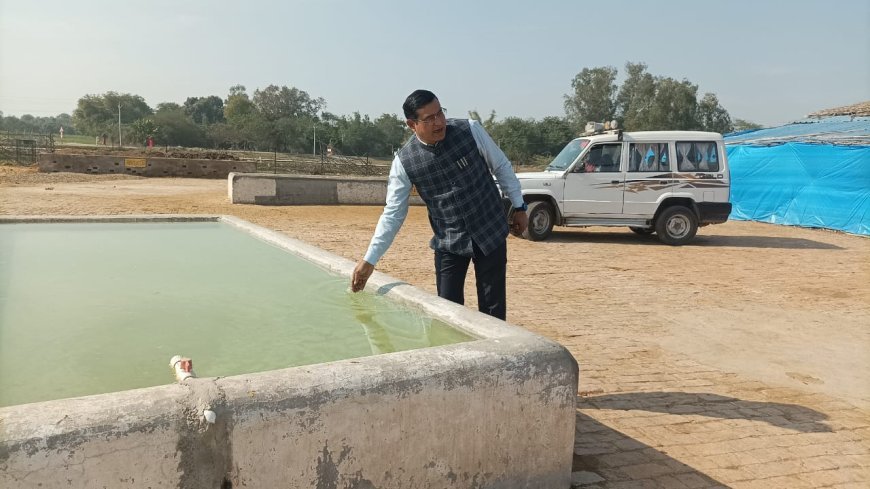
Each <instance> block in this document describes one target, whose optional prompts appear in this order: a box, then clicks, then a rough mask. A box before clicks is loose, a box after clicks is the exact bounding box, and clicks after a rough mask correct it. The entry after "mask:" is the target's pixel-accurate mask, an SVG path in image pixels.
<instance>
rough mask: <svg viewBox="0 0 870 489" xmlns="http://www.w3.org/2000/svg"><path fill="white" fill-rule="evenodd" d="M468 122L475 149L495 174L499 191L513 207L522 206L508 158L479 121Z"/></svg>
mask: <svg viewBox="0 0 870 489" xmlns="http://www.w3.org/2000/svg"><path fill="white" fill-rule="evenodd" d="M468 122H469V124H470V125H471V134H472V136H474V141H475V142H476V143H477V149H478V150H479V151H480V154H481V155H483V158H484V159H485V160H486V162H487V163H488V164H489V169H490V171H492V174H493V175H495V179H496V181H498V186H499V187H501V191H502V192H503V193H504V195H506V196H507V197H508V198H509V199H510V201H511V204H512V205H513V206H514V207H520V206H522V205H523V188H522V186H521V185H520V181H519V180H518V179H517V175H516V174H515V173H514V169H513V165H511V162H510V160H508V158H507V156H505V154H504V152H503V151H502V150H501V148H499V147H498V145H497V144H495V141H493V140H492V138H491V137H490V136H489V134H487V132H486V129H484V128H483V126H482V125H481V124H480V122H477V121H476V120H474V119H469V121H468Z"/></svg>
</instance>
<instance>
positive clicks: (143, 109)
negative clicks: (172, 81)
mask: <svg viewBox="0 0 870 489" xmlns="http://www.w3.org/2000/svg"><path fill="white" fill-rule="evenodd" d="M119 104H120V106H121V123H122V124H129V123H131V122H133V121H136V120H139V119H141V118H143V117H147V116H149V115H151V114H153V113H154V111H153V110H151V107H149V106H148V104H147V103H145V99H143V98H142V97H141V96H139V95H132V94H129V93H120V94H119V93H117V92H106V93H104V94H103V95H85V96H84V97H82V98H80V99H79V101H78V105H77V107H76V109H75V110H74V111H73V116H72V120H73V124H74V125H75V128H76V129H77V130H78V131H79V132H80V133H82V134H88V135H90V136H97V135H99V134H101V133H103V132H107V131H113V130H115V131H116V130H117V127H118V105H119Z"/></svg>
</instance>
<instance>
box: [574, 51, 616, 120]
mask: <svg viewBox="0 0 870 489" xmlns="http://www.w3.org/2000/svg"><path fill="white" fill-rule="evenodd" d="M616 73H617V72H616V68H613V67H612V66H603V67H599V68H591V69H590V68H583V70H582V71H580V73H578V74H577V75H576V76H575V77H574V79H573V80H572V81H571V88H572V89H573V92H574V93H573V94H571V95H565V113H566V114H567V115H568V121H569V122H571V124H573V125H574V127H576V128H578V129H582V128H583V127H585V125H586V123H587V122H589V121H600V122H603V121H608V120H611V119H613V117H614V115H615V113H614V107H615V105H616V103H615V93H616V83H615V80H616Z"/></svg>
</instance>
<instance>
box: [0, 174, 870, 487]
mask: <svg viewBox="0 0 870 489" xmlns="http://www.w3.org/2000/svg"><path fill="white" fill-rule="evenodd" d="M44 187H45V185H40V184H39V183H38V182H37V183H34V184H23V185H20V186H13V185H9V186H5V187H4V186H3V185H2V182H0V214H118V213H123V214H141V213H208V214H232V215H237V216H239V217H241V218H243V219H248V220H250V221H252V222H256V223H258V224H261V225H264V226H266V227H270V228H272V229H276V230H278V231H281V232H284V233H286V234H288V235H290V236H292V237H295V238H298V239H302V240H304V241H307V242H310V243H313V244H316V245H318V246H320V247H322V248H324V249H327V250H329V251H332V252H334V253H337V254H339V255H342V256H345V257H348V258H351V259H357V258H358V257H360V256H361V255H362V254H363V252H364V250H365V247H366V245H367V243H368V240H369V238H370V236H371V232H372V230H373V228H374V225H375V222H376V219H377V216H378V215H379V213H380V209H378V208H372V207H356V208H351V207H344V208H323V207H261V206H240V205H235V206H234V205H230V204H228V203H227V201H226V200H227V199H226V184H225V183H224V182H212V181H201V180H185V179H165V180H164V179H153V180H135V181H129V180H128V181H110V182H103V181H92V182H88V183H84V184H80V183H58V184H52V186H51V187H50V188H44ZM429 236H430V231H429V229H428V222H427V221H426V217H425V213H424V212H422V211H421V210H420V209H412V212H411V213H410V215H409V218H408V221H407V222H406V224H405V227H404V228H403V230H402V232H401V233H400V234H399V236H398V237H397V240H396V242H395V244H394V245H393V247H392V248H391V250H390V251H389V253H388V254H387V256H385V258H384V260H382V262H381V263H380V264H379V266H378V269H379V270H381V271H384V272H386V273H389V274H391V275H393V276H395V277H397V278H399V279H401V280H405V281H407V282H409V283H412V284H415V285H417V286H419V287H420V288H422V289H424V290H428V291H434V283H433V278H432V272H431V269H432V264H431V252H429V251H428V250H427V248H426V242H427V241H428V238H429ZM509 260H510V261H509V268H508V276H509V277H508V280H509V282H508V294H509V297H508V301H509V308H508V320H509V321H510V322H513V323H515V324H519V325H522V326H525V327H527V328H529V329H531V330H533V331H536V332H538V333H540V334H543V335H546V336H549V337H551V338H553V339H555V340H557V341H559V342H561V343H562V344H564V345H565V346H566V347H567V348H568V349H570V351H571V352H572V354H573V355H574V356H575V357H576V358H577V359H578V361H579V363H580V368H581V377H580V392H579V393H578V394H579V395H578V409H577V423H576V447H575V457H574V470H575V471H576V478H575V481H576V484H577V486H578V487H588V488H623V487H625V488H636V487H639V488H646V487H649V488H683V487H687V488H706V487H736V488H743V487H745V488H750V487H763V488H803V487H813V488H816V487H842V488H850V487H855V488H858V487H860V488H866V487H870V382H868V381H867V379H868V378H870V358H868V357H870V239H867V238H859V237H855V236H848V235H843V234H839V233H832V232H827V231H818V230H807V229H798V228H789V227H782V226H773V225H765V224H758V223H741V222H731V223H727V224H724V225H719V226H710V227H708V228H704V229H702V230H701V232H700V233H699V238H698V239H697V240H696V242H695V243H694V244H693V245H692V246H684V247H679V248H674V247H668V246H663V245H659V244H658V243H656V242H655V240H654V239H651V238H648V237H647V238H644V237H639V236H634V235H633V234H632V233H630V232H627V231H626V230H609V229H591V230H569V231H562V232H559V233H557V234H556V235H555V236H554V238H553V239H551V240H548V241H546V242H541V243H531V242H527V241H522V240H517V239H513V238H512V239H511V240H510V241H509ZM469 282H471V281H469ZM466 296H467V297H469V302H468V305H469V307H474V304H475V301H474V289H473V285H471V283H470V284H469V286H468V288H467V289H466Z"/></svg>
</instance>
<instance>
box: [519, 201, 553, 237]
mask: <svg viewBox="0 0 870 489" xmlns="http://www.w3.org/2000/svg"><path fill="white" fill-rule="evenodd" d="M528 212H529V227H527V228H526V230H525V231H523V238H526V239H527V240H529V241H543V240H545V239H547V237H548V236H550V232H551V231H553V221H554V220H555V216H554V215H553V206H551V205H550V203H549V202H541V201H539V202H532V203H531V204H529V211H528Z"/></svg>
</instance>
